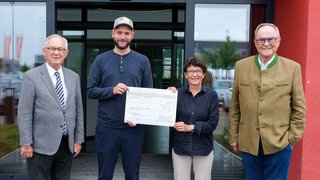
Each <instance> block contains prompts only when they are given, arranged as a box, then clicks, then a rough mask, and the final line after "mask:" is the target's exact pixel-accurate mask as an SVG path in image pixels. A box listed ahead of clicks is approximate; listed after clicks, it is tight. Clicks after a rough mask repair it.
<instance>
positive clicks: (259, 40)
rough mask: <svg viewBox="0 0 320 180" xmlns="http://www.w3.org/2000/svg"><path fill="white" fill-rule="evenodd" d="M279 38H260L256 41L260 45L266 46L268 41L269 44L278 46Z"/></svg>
mask: <svg viewBox="0 0 320 180" xmlns="http://www.w3.org/2000/svg"><path fill="white" fill-rule="evenodd" d="M278 38H279V37H277V38H276V37H270V38H259V39H256V41H257V43H258V44H259V45H264V44H265V43H266V41H268V43H269V44H271V45H274V44H276V42H277V39H278Z"/></svg>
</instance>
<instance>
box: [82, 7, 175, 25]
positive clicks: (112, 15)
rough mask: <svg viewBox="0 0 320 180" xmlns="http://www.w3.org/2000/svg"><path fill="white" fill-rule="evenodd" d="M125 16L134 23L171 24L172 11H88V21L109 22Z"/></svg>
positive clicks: (100, 9)
mask: <svg viewBox="0 0 320 180" xmlns="http://www.w3.org/2000/svg"><path fill="white" fill-rule="evenodd" d="M120 16H127V17H129V18H130V19H132V20H133V21H134V22H135V21H137V22H171V21H172V10H171V9H164V10H149V11H145V10H144V11H125V10H112V9H102V8H99V9H88V21H111V22H113V21H114V20H115V19H116V18H118V17H120Z"/></svg>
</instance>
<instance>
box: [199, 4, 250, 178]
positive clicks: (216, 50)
mask: <svg viewBox="0 0 320 180" xmlns="http://www.w3.org/2000/svg"><path fill="white" fill-rule="evenodd" d="M249 23H250V5H249V4H248V5H245V4H241V5H235V4H196V6H195V31H194V45H195V46H194V52H195V54H197V55H200V56H202V58H203V59H204V61H205V63H206V64H207V66H208V72H207V73H206V77H205V79H204V85H206V86H208V87H210V88H212V89H214V90H215V91H216V92H217V94H218V99H219V105H220V108H219V123H218V126H217V128H216V130H215V131H214V132H213V133H214V139H215V157H221V158H215V167H216V168H215V169H216V171H215V173H218V174H228V175H236V176H242V175H243V168H242V162H241V159H240V158H239V157H238V156H237V155H235V154H233V151H232V150H231V148H230V145H229V142H228V141H229V132H228V123H229V112H228V108H229V104H230V99H231V98H230V97H231V88H232V84H233V74H234V69H233V68H234V64H235V62H236V61H237V60H239V59H240V58H242V57H244V56H249V55H250V43H249V27H250V24H249ZM220 170H221V171H220Z"/></svg>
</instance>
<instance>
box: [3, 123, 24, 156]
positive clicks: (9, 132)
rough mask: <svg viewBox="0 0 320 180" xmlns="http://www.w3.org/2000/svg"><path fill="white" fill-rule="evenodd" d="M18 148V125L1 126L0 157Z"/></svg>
mask: <svg viewBox="0 0 320 180" xmlns="http://www.w3.org/2000/svg"><path fill="white" fill-rule="evenodd" d="M18 146H19V133H18V126H17V125H16V124H2V125H0V157H2V156H4V155H6V154H8V153H10V152H12V151H14V150H16V149H17V148H18Z"/></svg>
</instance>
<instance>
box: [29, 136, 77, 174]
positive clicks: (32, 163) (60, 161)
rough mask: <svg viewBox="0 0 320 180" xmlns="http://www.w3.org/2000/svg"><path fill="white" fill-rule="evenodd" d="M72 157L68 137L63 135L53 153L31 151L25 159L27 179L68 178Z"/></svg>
mask: <svg viewBox="0 0 320 180" xmlns="http://www.w3.org/2000/svg"><path fill="white" fill-rule="evenodd" d="M72 159H73V154H72V153H71V152H70V150H69V147H68V138H67V137H64V138H62V140H61V143H60V146H59V149H58V151H57V152H56V153H55V154H54V155H44V154H39V153H33V157H32V158H28V159H27V169H28V177H29V180H49V178H50V180H68V179H69V177H70V172H71V166H72Z"/></svg>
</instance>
